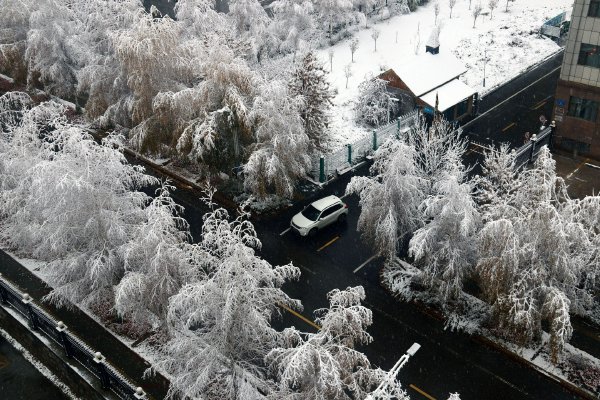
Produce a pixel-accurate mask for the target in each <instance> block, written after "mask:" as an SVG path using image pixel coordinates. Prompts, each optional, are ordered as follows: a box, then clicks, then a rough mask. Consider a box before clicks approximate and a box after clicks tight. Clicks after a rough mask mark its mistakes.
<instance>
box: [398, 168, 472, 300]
mask: <svg viewBox="0 0 600 400" xmlns="http://www.w3.org/2000/svg"><path fill="white" fill-rule="evenodd" d="M461 175H462V174H454V175H448V176H446V177H445V178H444V179H443V180H441V181H439V182H437V183H435V185H434V191H435V193H436V194H435V195H434V196H431V197H429V198H427V199H425V201H424V203H423V204H422V206H421V208H422V209H423V213H424V219H425V220H426V221H428V222H427V223H426V224H425V225H424V226H423V227H422V228H420V229H419V230H417V231H416V232H415V234H414V236H413V237H412V239H411V240H410V243H409V254H410V255H411V256H412V257H414V259H415V263H416V265H417V266H418V267H419V268H420V269H421V271H422V273H421V275H420V277H419V279H420V281H421V282H423V283H424V284H426V285H427V286H429V287H430V288H432V289H434V290H435V291H436V292H437V293H438V294H439V296H440V298H441V300H442V302H444V303H445V302H448V301H450V300H455V299H458V298H459V297H460V295H461V292H462V285H463V282H464V280H465V278H467V277H468V276H469V275H470V273H471V268H472V266H473V265H474V262H475V260H476V253H477V251H476V246H475V244H476V240H475V239H476V235H477V233H478V231H479V228H480V225H481V218H480V216H479V212H478V211H477V208H476V205H475V201H474V199H473V196H472V191H473V190H472V187H471V185H470V183H469V182H465V181H464V178H463V176H461Z"/></svg>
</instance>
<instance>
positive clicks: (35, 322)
mask: <svg viewBox="0 0 600 400" xmlns="http://www.w3.org/2000/svg"><path fill="white" fill-rule="evenodd" d="M32 300H33V299H32V298H31V297H30V296H29V295H28V294H27V293H21V292H20V291H19V290H18V289H16V288H15V287H14V286H13V285H12V284H11V283H10V282H8V281H6V280H4V278H2V276H1V275H0V303H2V305H4V306H9V307H12V308H13V309H14V310H16V311H17V312H18V313H19V314H21V315H22V316H23V317H25V318H26V319H27V321H28V323H29V327H30V328H31V329H32V330H34V331H37V332H40V333H42V334H44V335H45V336H46V337H48V338H49V339H51V340H52V341H53V342H55V343H56V344H58V345H59V346H60V347H62V348H63V350H64V352H65V355H66V356H67V357H68V358H71V359H74V360H76V361H77V362H79V363H80V364H81V365H82V366H83V367H85V368H86V369H87V370H88V371H90V372H91V373H92V374H93V375H95V376H96V377H97V378H98V379H99V380H100V383H101V385H102V388H103V389H105V390H111V391H112V392H113V393H115V394H116V395H117V396H118V397H119V398H120V399H124V400H140V399H147V396H146V394H145V393H144V391H143V390H142V388H140V387H135V386H134V385H133V384H131V383H130V382H129V381H128V380H127V379H126V378H125V377H123V375H121V374H120V373H119V372H118V371H117V370H116V369H115V368H114V367H113V366H111V365H110V364H109V363H108V362H107V361H106V359H105V357H104V356H103V355H102V354H100V353H99V352H94V351H93V350H92V349H91V348H90V347H89V346H87V345H86V344H85V343H84V342H82V341H81V340H80V339H79V338H77V337H76V336H74V335H73V334H72V333H70V332H68V330H67V326H66V325H65V324H63V323H62V322H60V321H59V322H57V321H56V320H55V319H54V318H52V317H51V316H50V315H48V314H47V313H46V312H45V311H44V310H42V309H41V308H39V307H38V306H36V305H34V304H33V302H32Z"/></svg>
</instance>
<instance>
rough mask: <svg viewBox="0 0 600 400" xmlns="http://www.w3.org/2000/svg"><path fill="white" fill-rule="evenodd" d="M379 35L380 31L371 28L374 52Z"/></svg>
mask: <svg viewBox="0 0 600 400" xmlns="http://www.w3.org/2000/svg"><path fill="white" fill-rule="evenodd" d="M379 35H380V32H379V31H378V30H377V29H373V32H371V38H372V39H373V42H374V43H375V52H377V39H379Z"/></svg>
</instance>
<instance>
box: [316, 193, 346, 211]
mask: <svg viewBox="0 0 600 400" xmlns="http://www.w3.org/2000/svg"><path fill="white" fill-rule="evenodd" d="M340 201H341V200H340V198H339V197H337V196H333V195H331V196H327V197H323V198H322V199H320V200H317V201H315V202H313V203H312V206H313V207H314V208H316V209H317V210H319V211H323V210H324V209H326V208H327V207H329V206H330V205H332V204H335V203H338V202H340Z"/></svg>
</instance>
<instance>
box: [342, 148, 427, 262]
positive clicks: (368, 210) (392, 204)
mask: <svg viewBox="0 0 600 400" xmlns="http://www.w3.org/2000/svg"><path fill="white" fill-rule="evenodd" d="M414 153H415V149H414V147H412V146H408V145H406V144H405V143H402V142H401V141H399V140H389V141H387V142H386V143H384V144H383V146H381V147H380V148H379V149H378V150H377V151H376V152H375V161H374V164H373V166H372V167H371V171H370V172H371V177H366V176H361V177H353V178H352V180H351V181H350V183H349V184H348V186H347V187H346V193H347V194H351V193H356V194H358V195H359V197H360V206H361V212H360V216H359V218H358V224H357V229H358V230H359V231H360V232H361V234H362V236H363V237H364V238H365V239H366V240H367V241H368V242H369V243H370V244H371V245H372V246H373V247H374V248H375V252H376V253H377V254H379V255H383V256H385V257H387V258H393V257H395V255H396V253H397V251H398V248H399V247H400V246H401V242H402V241H403V240H405V239H406V238H408V237H409V236H410V235H411V234H412V232H414V231H415V230H416V229H418V228H419V227H420V226H421V225H422V221H421V217H420V212H419V206H420V204H421V202H422V201H423V199H424V195H423V191H422V183H421V181H420V178H419V177H418V173H417V168H416V166H415V162H414V159H415V154H414Z"/></svg>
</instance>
